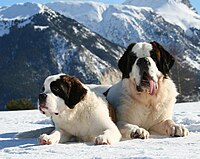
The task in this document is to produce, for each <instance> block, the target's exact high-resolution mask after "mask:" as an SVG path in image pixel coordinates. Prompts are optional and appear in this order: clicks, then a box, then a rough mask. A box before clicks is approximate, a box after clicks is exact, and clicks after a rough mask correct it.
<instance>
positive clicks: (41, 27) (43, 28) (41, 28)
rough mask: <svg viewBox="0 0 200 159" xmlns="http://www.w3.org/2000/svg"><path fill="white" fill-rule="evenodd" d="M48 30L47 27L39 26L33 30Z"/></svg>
mask: <svg viewBox="0 0 200 159" xmlns="http://www.w3.org/2000/svg"><path fill="white" fill-rule="evenodd" d="M48 28H49V26H39V25H35V26H34V29H36V30H37V29H38V30H41V31H43V30H45V29H48Z"/></svg>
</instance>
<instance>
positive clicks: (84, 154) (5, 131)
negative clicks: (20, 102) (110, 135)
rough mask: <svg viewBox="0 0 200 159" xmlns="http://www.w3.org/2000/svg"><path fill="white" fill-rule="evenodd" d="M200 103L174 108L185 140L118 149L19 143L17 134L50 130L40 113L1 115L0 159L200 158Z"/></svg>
mask: <svg viewBox="0 0 200 159" xmlns="http://www.w3.org/2000/svg"><path fill="white" fill-rule="evenodd" d="M199 106H200V102H196V103H180V104H176V105H175V110H174V116H173V118H174V120H175V121H176V122H177V123H180V124H184V125H185V126H186V127H187V128H188V129H189V130H190V135H189V136H188V137H184V138H172V137H164V136H155V135H152V136H150V138H149V139H147V140H140V139H135V140H128V141H121V142H119V143H117V144H115V145H101V146H94V145H93V144H92V143H72V142H71V143H67V144H58V145H39V144H38V142H37V139H35V138H32V139H17V138H15V135H16V133H17V132H22V131H29V130H34V129H38V128H43V127H48V126H51V122H50V119H49V118H47V117H45V116H44V115H42V114H41V113H40V112H39V111H38V110H27V111H5V112H0V123H1V129H0V158H15V159H18V158H34V159H37V158H49V159H57V158H58V159H60V158H70V159H77V158H83V159H84V158H95V159H96V158H107V159H109V158H116V159H117V158H129V159H130V158H148V159H150V158H165V159H167V158H169V159H179V158H192V159H198V158H199V156H200V109H199Z"/></svg>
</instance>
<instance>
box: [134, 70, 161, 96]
mask: <svg viewBox="0 0 200 159" xmlns="http://www.w3.org/2000/svg"><path fill="white" fill-rule="evenodd" d="M146 88H148V92H149V94H150V95H152V96H153V95H155V94H156V92H157V89H158V88H157V83H156V82H155V81H154V80H153V78H152V76H150V74H149V73H147V72H145V71H144V73H143V75H142V78H141V82H140V85H139V86H136V89H137V91H138V92H143V91H144V89H146Z"/></svg>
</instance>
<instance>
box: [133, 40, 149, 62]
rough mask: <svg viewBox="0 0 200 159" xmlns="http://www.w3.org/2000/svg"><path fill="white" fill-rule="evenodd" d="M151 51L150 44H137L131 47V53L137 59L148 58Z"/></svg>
mask: <svg viewBox="0 0 200 159" xmlns="http://www.w3.org/2000/svg"><path fill="white" fill-rule="evenodd" d="M152 49H153V47H152V45H151V44H150V43H147V42H139V43H136V44H135V45H134V46H133V48H132V52H134V53H135V54H136V56H137V57H138V58H143V57H150V51H151V50H152Z"/></svg>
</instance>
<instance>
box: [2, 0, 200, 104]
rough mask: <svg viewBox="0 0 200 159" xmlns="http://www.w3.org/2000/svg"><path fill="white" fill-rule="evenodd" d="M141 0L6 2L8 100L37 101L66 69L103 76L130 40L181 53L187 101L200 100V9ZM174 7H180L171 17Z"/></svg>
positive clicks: (180, 76) (177, 76)
mask: <svg viewBox="0 0 200 159" xmlns="http://www.w3.org/2000/svg"><path fill="white" fill-rule="evenodd" d="M136 1H137V0H129V1H128V0H127V1H126V2H125V3H124V4H122V5H106V4H103V3H98V2H77V1H75V2H55V3H48V4H46V5H41V4H32V3H25V4H16V5H13V6H10V7H1V8H0V57H1V58H0V73H1V75H2V77H1V79H0V88H1V90H0V96H1V97H2V98H1V101H0V105H1V106H3V105H5V103H6V102H7V101H8V100H10V99H13V98H14V99H18V98H23V97H26V98H30V99H31V100H33V101H34V102H36V97H37V94H38V93H39V90H40V87H41V85H42V82H43V80H44V78H45V77H46V76H47V75H49V74H54V73H58V72H65V73H68V74H70V75H75V76H77V77H79V78H80V79H81V80H82V81H83V82H85V83H100V82H101V81H102V77H103V74H104V72H106V71H107V70H108V69H110V68H111V69H114V70H115V72H117V71H116V69H117V61H118V59H119V58H120V56H121V54H122V53H123V49H124V48H125V47H127V45H128V44H129V43H131V42H135V41H153V40H155V41H158V42H159V43H161V44H162V45H163V46H164V47H165V48H166V49H167V50H169V52H171V53H172V54H173V55H174V56H175V57H176V59H177V63H176V65H175V66H174V68H173V70H172V78H173V79H174V80H175V83H176V85H177V88H178V90H179V92H180V96H179V101H196V100H199V97H200V39H199V36H200V16H199V15H198V14H196V12H195V10H194V9H193V8H192V6H190V3H189V1H188V0H185V1H181V0H161V1H159V5H158V4H157V6H152V5H150V4H153V3H149V1H143V0H141V1H140V2H141V3H140V5H141V6H136V4H134V2H136ZM161 2H162V3H161ZM187 3H188V4H187ZM154 4H155V3H154ZM186 4H187V5H186ZM183 6H184V7H183ZM181 7H183V9H182V10H180V9H181ZM50 8H51V9H50ZM166 8H167V9H166ZM176 11H178V12H179V13H180V14H179V16H177V17H176V16H175V13H176ZM162 13H163V14H162ZM167 13H173V14H171V20H170V15H169V14H167ZM188 13H191V14H190V15H189V18H185V19H187V20H185V21H184V16H185V14H188ZM70 18H71V19H70ZM168 18H169V19H168ZM72 19H74V20H72ZM188 20H189V22H188ZM179 22H180V23H179ZM180 24H182V25H180ZM85 26H86V27H85ZM106 39H108V40H109V41H108V40H106ZM114 43H116V44H114ZM121 46H122V47H121ZM108 78H109V77H108Z"/></svg>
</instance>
